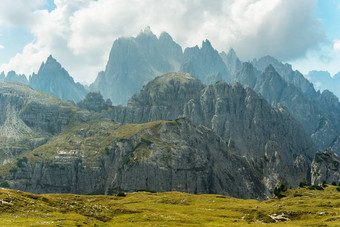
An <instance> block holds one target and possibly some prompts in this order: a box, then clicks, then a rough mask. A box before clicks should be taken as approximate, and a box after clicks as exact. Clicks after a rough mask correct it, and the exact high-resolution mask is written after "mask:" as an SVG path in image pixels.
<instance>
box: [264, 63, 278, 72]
mask: <svg viewBox="0 0 340 227" xmlns="http://www.w3.org/2000/svg"><path fill="white" fill-rule="evenodd" d="M264 73H277V72H276V70H275V68H274V66H273V65H272V64H269V65H268V66H267V67H266V68H265V70H264Z"/></svg>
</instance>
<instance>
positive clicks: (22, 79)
mask: <svg viewBox="0 0 340 227" xmlns="http://www.w3.org/2000/svg"><path fill="white" fill-rule="evenodd" d="M0 81H7V82H19V83H22V84H28V80H27V78H26V76H25V75H20V74H17V73H16V72H15V71H9V72H8V73H7V76H6V75H5V73H4V72H2V73H1V74H0Z"/></svg>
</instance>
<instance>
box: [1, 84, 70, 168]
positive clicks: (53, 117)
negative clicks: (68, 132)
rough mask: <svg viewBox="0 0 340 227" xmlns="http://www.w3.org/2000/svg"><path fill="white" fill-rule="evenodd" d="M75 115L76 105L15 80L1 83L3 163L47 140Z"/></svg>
mask: <svg viewBox="0 0 340 227" xmlns="http://www.w3.org/2000/svg"><path fill="white" fill-rule="evenodd" d="M74 115H75V112H74V106H73V105H72V104H71V103H68V102H63V101H61V100H59V99H57V98H55V97H53V96H51V95H48V94H46V93H43V92H37V91H34V90H33V89H31V88H30V87H28V86H27V85H22V84H19V83H14V82H0V152H1V153H0V154H1V155H0V165H2V164H5V163H7V162H9V161H11V160H13V159H14V158H15V157H17V156H18V155H20V154H21V153H24V152H27V151H29V150H32V149H33V148H35V147H37V146H40V145H41V144H43V143H45V142H46V141H47V139H48V138H49V137H50V136H51V135H54V134H56V133H59V132H60V131H61V128H62V126H63V125H67V124H68V123H69V121H70V119H71V118H72V117H73V116H74Z"/></svg>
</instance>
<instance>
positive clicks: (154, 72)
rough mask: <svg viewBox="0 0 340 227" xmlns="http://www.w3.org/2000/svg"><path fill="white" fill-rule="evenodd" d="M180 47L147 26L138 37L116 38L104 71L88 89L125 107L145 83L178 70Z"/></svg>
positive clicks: (180, 56) (163, 34) (164, 35)
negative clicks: (154, 32) (155, 33)
mask: <svg viewBox="0 0 340 227" xmlns="http://www.w3.org/2000/svg"><path fill="white" fill-rule="evenodd" d="M181 58H182V48H181V47H180V46H179V45H178V44H177V43H175V42H174V41H173V39H172V38H171V36H170V35H169V34H167V33H162V34H161V35H160V36H159V38H157V36H156V35H154V34H153V33H152V31H151V29H150V27H147V28H146V29H145V30H143V31H141V32H140V33H139V34H138V35H137V37H134V38H133V37H132V38H119V39H117V40H116V41H115V42H114V43H113V46H112V49H111V52H110V56H109V60H108V63H107V65H106V69H105V71H104V72H100V73H99V74H98V77H97V79H96V80H95V82H94V83H93V84H92V85H91V86H90V89H91V90H92V91H100V92H101V93H102V95H103V96H104V98H110V99H111V100H112V103H113V104H126V103H127V101H128V98H130V97H131V96H132V95H133V94H135V93H137V92H138V91H139V90H140V89H141V88H142V86H143V85H144V84H146V83H147V82H148V81H150V80H152V79H153V78H154V77H156V76H159V75H161V74H163V73H166V72H169V71H178V70H179V65H180V62H181Z"/></svg>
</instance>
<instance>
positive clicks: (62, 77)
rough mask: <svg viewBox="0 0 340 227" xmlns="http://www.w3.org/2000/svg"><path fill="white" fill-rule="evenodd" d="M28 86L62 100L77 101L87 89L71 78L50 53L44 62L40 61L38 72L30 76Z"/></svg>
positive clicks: (83, 95)
mask: <svg viewBox="0 0 340 227" xmlns="http://www.w3.org/2000/svg"><path fill="white" fill-rule="evenodd" d="M29 84H30V86H31V87H32V88H33V89H35V90H37V91H43V92H46V93H49V94H51V95H54V96H56V97H58V98H60V99H62V100H72V101H74V102H78V101H80V100H81V99H83V98H84V97H85V95H86V94H87V90H86V89H85V88H84V86H83V85H81V84H80V83H75V82H74V80H73V78H72V77H71V76H70V75H69V74H68V72H67V71H66V70H65V69H64V68H62V66H61V65H60V64H59V63H58V62H57V61H56V60H55V59H54V58H53V57H52V56H51V55H50V56H49V57H48V59H47V61H46V63H42V64H41V66H40V69H39V72H38V74H34V73H33V75H32V76H31V77H30V81H29Z"/></svg>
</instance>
